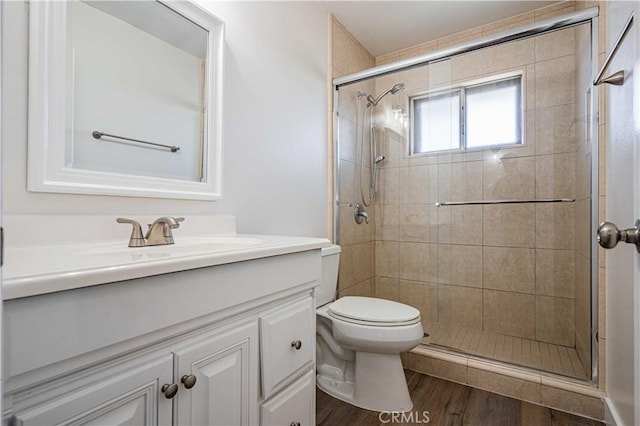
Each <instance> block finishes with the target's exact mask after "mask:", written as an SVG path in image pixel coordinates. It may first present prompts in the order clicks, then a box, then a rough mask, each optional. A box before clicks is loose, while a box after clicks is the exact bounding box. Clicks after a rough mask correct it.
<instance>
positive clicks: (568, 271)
mask: <svg viewBox="0 0 640 426" xmlns="http://www.w3.org/2000/svg"><path fill="white" fill-rule="evenodd" d="M575 263H576V262H575V253H574V252H573V251H572V250H548V249H537V250H536V294H538V295H543V296H556V297H565V298H571V299H573V298H575V288H574V287H575V280H576V272H575V268H576V265H575Z"/></svg>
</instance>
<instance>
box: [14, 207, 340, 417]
mask: <svg viewBox="0 0 640 426" xmlns="http://www.w3.org/2000/svg"><path fill="white" fill-rule="evenodd" d="M5 219H6V220H5V223H6V222H7V221H9V222H11V221H14V222H17V223H14V225H15V226H18V225H20V222H21V221H25V220H29V221H30V222H31V228H26V229H29V230H30V231H29V232H30V233H31V234H32V235H34V236H35V235H36V234H37V232H38V229H39V228H42V229H44V228H49V229H53V231H52V232H51V233H50V234H49V235H50V236H51V237H52V239H56V238H58V241H57V243H56V244H52V243H51V241H50V242H49V243H50V245H49V246H47V245H46V244H45V245H39V246H38V247H35V246H34V245H33V244H32V241H30V238H31V237H30V235H26V236H22V237H21V239H22V240H21V241H13V242H12V241H11V238H10V237H9V238H8V241H7V247H8V249H7V256H6V259H5V268H4V273H5V275H4V284H3V297H4V298H5V302H4V342H3V362H4V379H5V382H4V389H3V391H4V396H3V398H4V399H3V401H4V404H3V408H4V412H3V422H4V423H5V424H10V425H32V424H33V425H37V424H41V425H45V424H46V425H49V424H125V423H126V424H144V425H153V424H176V425H247V424H264V425H283V424H286V425H302V424H315V344H314V342H315V311H314V301H313V291H314V287H315V286H316V285H317V284H318V283H319V280H320V264H321V263H320V262H321V256H320V248H322V247H325V246H327V245H328V244H329V243H328V241H327V240H325V239H316V238H295V237H271V236H257V235H254V236H238V235H235V224H234V220H233V218H232V217H226V218H225V217H221V218H217V220H216V221H212V220H211V218H210V217H209V218H204V217H202V218H190V217H187V219H186V221H185V223H184V225H183V227H184V229H182V228H181V229H178V230H175V231H174V235H175V241H176V244H175V245H174V246H160V247H141V248H129V247H127V235H128V232H129V230H128V229H126V228H116V227H113V225H112V224H111V222H113V223H114V224H115V220H114V218H111V217H109V218H107V217H103V216H95V217H91V218H87V217H83V218H80V217H77V218H68V217H67V218H51V217H48V218H47V217H30V218H5ZM51 221H53V222H55V221H62V222H64V221H69V222H74V223H75V224H76V225H77V226H79V227H80V228H83V227H85V226H87V227H88V226H89V225H90V224H93V225H95V224H96V223H95V222H96V221H98V222H100V221H102V222H103V223H102V225H103V227H102V228H101V227H99V226H98V227H96V228H94V229H99V230H100V231H98V232H97V234H99V235H97V236H98V237H101V236H102V237H104V236H106V235H109V233H110V232H113V231H114V230H116V229H117V230H118V231H117V232H116V233H117V235H118V236H119V237H120V238H119V240H114V239H113V234H111V238H112V240H109V241H104V240H102V241H101V242H100V243H99V244H98V243H90V242H87V241H82V240H83V239H86V236H83V234H84V233H83V232H75V233H74V235H71V236H69V235H66V236H64V237H63V236H62V234H61V235H51V234H56V232H57V231H55V229H58V228H59V227H64V223H51ZM214 222H215V223H214ZM52 225H53V226H52ZM190 225H191V226H190ZM5 226H6V225H5ZM112 228H113V229H112ZM203 228H208V229H204V230H203ZM8 229H25V228H15V227H13V226H12V227H8ZM66 229H67V230H68V229H69V228H66ZM196 230H198V231H197V232H196ZM100 234H104V235H100ZM84 235H86V234H84ZM92 237H95V235H94V236H92ZM34 238H35V237H34ZM60 238H62V239H63V240H64V241H62V242H61V241H59V239H60ZM93 258H96V259H94V261H93V266H90V263H91V261H90V260H91V259H93ZM65 259H66V260H65ZM47 269H48V272H47V271H46V270H47Z"/></svg>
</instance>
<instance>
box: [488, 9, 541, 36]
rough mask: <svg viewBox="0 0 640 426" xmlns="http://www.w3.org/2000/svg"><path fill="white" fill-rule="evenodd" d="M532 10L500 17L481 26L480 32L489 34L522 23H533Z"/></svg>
mask: <svg viewBox="0 0 640 426" xmlns="http://www.w3.org/2000/svg"><path fill="white" fill-rule="evenodd" d="M533 17H534V14H533V11H531V12H525V13H521V14H519V15H516V16H512V17H510V18H505V19H501V20H499V21H496V22H492V23H490V24H486V25H483V26H482V34H483V35H485V36H486V35H491V34H495V33H498V32H502V31H506V30H509V29H512V28H517V27H520V26H523V25H527V24H532V23H533Z"/></svg>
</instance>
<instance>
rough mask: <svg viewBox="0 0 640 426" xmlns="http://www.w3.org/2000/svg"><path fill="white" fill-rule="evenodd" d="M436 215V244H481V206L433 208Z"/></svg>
mask: <svg viewBox="0 0 640 426" xmlns="http://www.w3.org/2000/svg"><path fill="white" fill-rule="evenodd" d="M435 210H436V211H437V214H438V243H440V244H448V243H455V244H466V245H481V244H482V232H483V230H482V227H479V226H478V220H481V219H482V215H483V213H482V206H475V205H470V206H441V207H437V208H435ZM432 211H433V210H432Z"/></svg>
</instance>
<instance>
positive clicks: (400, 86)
mask: <svg viewBox="0 0 640 426" xmlns="http://www.w3.org/2000/svg"><path fill="white" fill-rule="evenodd" d="M401 90H404V83H398V84H396V85H394V86H393V87H392V88H391V89H389V91H390V92H391V94H392V95H395V94H396V93H398V92H399V91H401Z"/></svg>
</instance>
